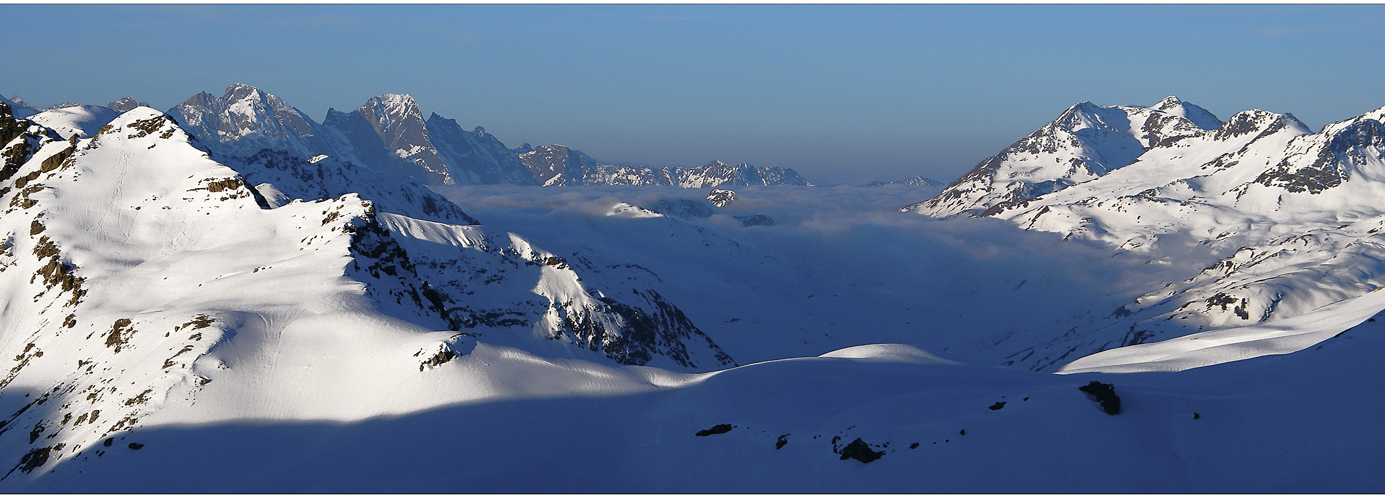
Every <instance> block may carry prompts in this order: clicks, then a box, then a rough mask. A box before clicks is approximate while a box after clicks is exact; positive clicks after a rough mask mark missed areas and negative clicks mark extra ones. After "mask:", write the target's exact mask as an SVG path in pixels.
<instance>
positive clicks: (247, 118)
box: [168, 83, 330, 157]
mask: <svg viewBox="0 0 1385 498" xmlns="http://www.w3.org/2000/svg"><path fill="white" fill-rule="evenodd" d="M168 115H169V116H171V117H173V119H175V120H177V122H178V124H179V125H181V126H182V127H183V129H184V130H186V131H187V133H188V134H189V135H192V136H193V137H195V138H196V139H197V141H198V143H199V144H200V145H201V146H203V147H206V148H207V149H209V150H211V151H212V152H213V153H215V154H216V155H218V156H221V157H249V156H252V155H254V154H256V153H258V152H260V151H261V150H264V149H271V150H280V151H285V152H289V153H293V154H297V155H300V156H303V157H313V156H315V155H318V154H325V153H327V152H328V151H329V150H330V149H329V147H328V145H327V143H326V142H325V140H324V139H323V135H324V133H325V131H324V130H322V129H321V127H320V125H318V124H317V123H316V122H314V121H313V120H312V119H311V118H309V117H308V115H307V114H305V113H304V112H303V111H300V110H298V109H297V108H294V107H293V106H290V105H289V104H288V103H286V102H284V100H283V99H281V98H279V97H277V96H274V95H271V94H269V93H265V92H264V91H263V90H260V89H258V88H255V87H252V86H250V85H245V84H241V83H235V84H232V85H230V86H228V87H226V93H225V95H223V96H221V97H217V96H215V95H212V94H210V93H207V92H201V93H198V94H197V95H193V96H192V97H191V98H189V99H188V100H187V101H185V102H183V103H182V104H178V106H177V107H174V108H173V109H170V110H169V111H168Z"/></svg>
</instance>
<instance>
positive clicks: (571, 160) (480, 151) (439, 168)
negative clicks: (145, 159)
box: [112, 83, 810, 188]
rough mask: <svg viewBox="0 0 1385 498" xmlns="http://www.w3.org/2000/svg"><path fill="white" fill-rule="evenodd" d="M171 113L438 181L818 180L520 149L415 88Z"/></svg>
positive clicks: (559, 149)
mask: <svg viewBox="0 0 1385 498" xmlns="http://www.w3.org/2000/svg"><path fill="white" fill-rule="evenodd" d="M129 100H130V101H131V102H132V101H133V99H129ZM121 102H122V104H120V105H121V106H125V105H128V104H129V103H130V102H125V101H124V100H122V101H121ZM112 105H116V104H112ZM169 115H170V116H173V117H174V119H176V120H177V121H178V122H179V123H181V124H183V126H184V128H185V129H186V130H187V132H188V133H189V134H191V135H193V136H194V137H196V138H197V139H198V142H199V144H200V145H201V146H202V147H205V148H207V149H208V150H210V151H211V152H212V153H213V154H215V155H216V156H218V157H225V158H245V157H250V156H252V155H254V154H256V153H258V152H260V151H261V150H264V149H270V150H276V151H284V152H289V153H291V154H295V155H297V156H299V157H302V158H304V159H311V158H313V157H315V156H318V155H327V156H331V157H335V158H337V159H340V160H342V161H346V162H350V163H354V164H358V165H362V166H365V167H367V168H370V169H372V170H375V171H379V172H382V173H385V174H389V175H393V176H401V177H402V176H412V177H414V178H417V179H419V180H421V181H424V182H426V183H429V184H433V185H447V184H453V183H459V184H464V185H468V184H512V185H546V186H560V185H679V186H684V187H688V188H701V187H706V186H718V185H726V186H731V185H736V186H743V185H781V184H786V185H810V184H809V183H808V182H807V180H804V179H803V178H802V177H801V176H799V175H798V173H797V172H795V171H793V170H792V169H783V168H771V167H755V166H750V165H748V164H740V165H737V166H728V165H726V164H724V163H721V162H719V161H714V162H712V163H710V164H707V165H704V166H700V167H695V168H658V169H656V168H650V167H645V166H627V165H612V164H603V163H599V162H598V161H596V160H595V159H592V158H591V157H590V156H587V155H586V154H583V153H582V152H580V151H577V150H570V149H568V148H567V147H565V146H562V145H550V146H543V147H539V148H537V149H535V148H533V147H530V146H529V144H527V143H526V144H524V145H523V146H521V147H519V148H515V149H511V148H508V147H506V146H505V144H504V143H502V142H501V141H500V140H499V139H497V138H496V137H495V136H494V135H491V134H489V133H486V131H485V129H483V128H481V127H479V126H478V127H476V128H475V129H473V130H472V131H466V130H463V129H462V127H461V126H460V125H458V124H457V122H456V120H453V119H448V118H445V117H443V116H439V115H438V114H437V113H433V114H430V115H429V117H428V119H427V120H424V119H423V114H422V112H421V111H420V109H419V106H418V103H417V102H415V101H414V99H413V97H410V96H408V95H396V94H386V95H381V96H377V97H371V98H370V99H368V100H367V101H366V103H365V104H364V105H362V106H361V107H359V108H357V109H356V110H355V111H353V112H342V111H338V110H336V109H329V110H328V111H327V117H326V118H325V119H324V120H323V122H322V124H318V123H317V122H315V121H313V120H312V119H311V118H309V117H308V116H307V115H306V114H304V113H303V112H302V111H299V110H298V109H296V108H294V107H292V106H290V105H288V104H287V103H285V102H284V101H283V100H282V99H280V98H279V97H276V96H274V95H271V94H268V93H265V92H264V91H262V90H259V89H257V88H255V87H252V86H249V85H244V84H240V83H237V84H233V85H231V86H230V87H228V88H227V89H226V94H225V96H223V97H216V96H213V95H211V94H208V93H206V92H202V93H199V94H197V95H194V96H193V97H192V98H190V99H188V100H187V102H184V103H182V104H180V105H179V106H178V107H175V108H173V109H171V110H170V111H169Z"/></svg>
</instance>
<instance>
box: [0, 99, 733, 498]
mask: <svg viewBox="0 0 1385 498" xmlns="http://www.w3.org/2000/svg"><path fill="white" fill-rule="evenodd" d="M0 138H3V139H5V144H6V145H5V146H4V149H3V150H4V151H6V152H5V164H4V168H3V169H0V182H3V186H0V206H4V211H3V215H0V234H4V235H3V239H0V241H2V242H3V244H0V280H2V281H3V282H4V284H3V285H0V288H3V289H4V292H3V293H0V299H2V300H3V306H2V307H0V308H3V309H4V310H5V312H4V313H3V315H0V351H4V352H5V355H6V356H5V357H10V356H14V357H16V358H19V359H18V360H16V362H17V363H16V364H15V365H14V366H13V368H11V369H10V370H9V374H8V376H7V377H6V378H5V379H4V380H3V381H0V393H4V394H5V396H0V409H3V410H4V411H5V413H12V414H13V415H12V416H10V417H9V418H8V419H7V420H5V421H4V424H3V426H0V453H3V454H6V455H12V456H14V458H16V459H17V460H19V461H21V463H20V464H19V465H18V466H17V467H16V470H17V471H19V473H20V474H26V475H27V474H33V475H35V476H37V475H39V474H40V473H41V472H42V471H39V470H38V469H48V468H51V466H52V465H55V464H57V463H58V462H63V461H68V460H72V459H76V458H85V457H91V456H95V454H98V453H101V452H102V451H103V450H102V448H103V446H102V445H101V442H102V440H103V439H106V438H111V437H117V436H120V435H122V434H124V433H126V432H128V431H130V430H132V429H134V428H136V427H140V426H141V421H142V420H145V419H147V418H150V417H153V418H158V417H160V416H165V415H161V413H162V412H163V411H165V410H170V411H172V412H174V413H178V414H180V415H176V416H175V415H167V416H171V417H174V418H175V419H176V418H177V417H180V416H181V417H191V419H203V420H205V419H220V418H226V417H231V418H234V417H236V416H239V415H237V414H244V415H247V416H271V417H281V416H283V415H285V413H286V412H284V411H282V410H283V408H284V407H285V406H287V405H283V403H285V402H288V403H289V404H290V405H293V406H294V407H295V408H291V409H289V412H294V413H299V414H300V415H309V414H310V413H311V414H315V415H309V416H313V417H318V416H324V417H328V418H342V419H351V418H353V417H360V416H370V415H371V414H383V413H391V412H394V411H396V410H410V409H416V408H419V407H420V406H421V405H418V403H424V404H425V405H427V404H430V403H432V404H435V405H440V404H445V403H451V402H456V401H460V400H464V399H471V398H475V397H478V396H480V397H484V396H486V394H485V393H486V392H487V391H486V390H484V389H482V390H480V391H477V390H474V389H471V390H462V391H457V392H455V393H453V394H438V393H433V394H429V395H427V396H419V397H416V398H415V400H414V401H411V402H409V403H407V404H406V405H405V406H400V405H396V404H393V403H387V402H385V398H381V397H380V396H386V397H388V396H387V395H388V394H389V393H390V392H392V391H390V390H388V389H386V390H384V391H379V392H377V393H376V394H373V395H370V394H364V393H368V392H371V390H372V389H380V387H379V386H395V385H397V384H398V382H410V381H408V380H407V379H411V378H414V379H422V378H424V377H427V376H429V375H430V374H429V373H428V371H429V370H430V369H431V368H433V367H435V366H438V365H441V364H444V363H447V362H449V361H451V360H453V359H454V358H457V357H459V356H465V355H466V354H468V353H469V352H470V351H471V349H472V348H475V347H477V344H478V343H486V344H492V345H495V347H517V346H522V347H523V348H524V349H525V350H531V351H542V352H543V353H544V354H545V355H547V356H549V357H556V358H562V357H571V358H581V359H585V360H587V361H592V362H596V363H604V364H609V365H652V366H662V367H664V368H668V369H673V370H691V369H706V368H717V367H724V366H731V365H734V364H735V363H734V362H733V361H732V360H731V358H730V357H729V356H728V355H726V354H725V353H724V352H722V351H721V349H720V348H719V347H718V346H717V345H716V344H715V343H713V342H712V340H711V339H710V338H709V337H707V336H706V335H705V334H703V333H702V332H701V331H700V330H699V329H698V327H697V326H696V325H695V324H693V323H692V322H691V321H690V320H688V319H687V318H686V317H685V316H684V315H683V313H682V312H681V311H680V310H679V308H678V307H677V306H676V305H674V304H673V303H671V302H669V301H668V300H666V299H664V298H663V297H662V295H661V292H660V290H659V287H660V284H659V282H658V280H657V278H653V277H651V276H649V275H648V274H647V273H646V272H642V271H640V270H639V269H637V268H624V267H620V266H613V267H595V266H593V265H591V264H590V263H588V262H587V261H585V260H583V259H581V258H580V257H573V258H560V257H557V256H554V255H553V254H552V253H549V252H547V251H545V250H543V249H541V248H539V247H536V246H535V245H534V244H532V243H530V242H529V241H527V240H526V239H525V238H524V237H522V236H520V235H518V234H515V233H507V232H496V231H492V230H488V229H486V228H485V227H483V226H478V225H477V224H476V223H477V222H476V220H475V219H473V218H471V217H470V216H468V215H467V214H466V213H464V212H462V211H461V210H460V209H459V208H457V207H456V206H455V205H453V204H452V203H450V202H449V201H447V200H446V199H444V198H442V197H440V196H438V195H437V194H434V193H432V192H431V191H429V190H428V189H426V188H425V187H423V186H422V185H421V184H418V183H414V182H410V181H407V180H406V181H401V180H399V179H397V178H394V177H390V176H386V175H381V174H379V173H375V172H373V171H370V170H366V169H363V168H359V167H356V166H354V165H351V164H349V163H341V162H339V161H335V160H332V159H320V160H318V161H315V162H314V161H308V160H303V159H301V158H299V157H297V156H296V155H293V154H290V153H285V152H275V151H263V152H261V153H258V154H255V155H253V156H251V157H249V158H246V159H244V160H237V161H228V162H227V163H225V164H222V163H218V162H216V161H214V160H212V159H210V158H208V157H207V155H206V154H205V153H204V152H203V151H202V150H200V149H198V148H196V147H194V146H193V145H192V143H193V139H192V137H190V136H189V135H187V134H185V133H184V131H183V129H182V128H181V127H180V126H179V125H178V123H176V122H175V121H174V120H173V119H171V118H169V117H168V116H165V115H163V114H161V113H159V112H157V111H155V110H153V109H149V108H147V107H139V108H136V109H134V110H131V111H129V112H126V113H124V114H122V115H121V116H119V117H118V118H116V119H115V120H114V121H112V122H111V123H109V124H108V125H106V126H104V127H103V128H102V129H101V130H100V132H99V133H96V134H95V135H93V136H92V137H90V138H81V137H77V136H72V137H70V138H69V139H64V137H62V136H60V135H58V134H57V133H56V132H54V131H52V130H49V129H47V128H44V127H42V126H39V125H36V124H32V123H30V122H27V121H16V120H14V119H13V118H12V117H11V116H10V115H9V113H8V108H6V107H0ZM159 332H164V333H163V334H159ZM342 354H346V355H347V356H342ZM290 358H293V359H290ZM296 362H306V363H303V364H304V365H312V366H313V367H312V368H314V369H316V370H314V373H308V372H307V370H304V371H302V373H301V375H297V374H296V375H293V376H289V377H285V376H284V373H285V372H284V371H282V370H281V369H282V368H298V367H290V366H289V365H290V364H297V363H296ZM368 365H377V366H375V367H370V366H368ZM74 368H75V370H74ZM303 368H309V367H307V366H305V367H303ZM371 370H376V371H379V372H391V373H388V374H379V375H385V376H384V377H373V376H375V375H377V374H371V373H368V371H371ZM458 374H459V375H461V376H462V377H457V376H455V375H452V374H444V377H452V378H453V379H454V380H453V381H449V382H454V383H462V384H466V383H472V382H473V381H471V380H464V378H466V377H467V376H468V375H470V374H466V373H465V372H458ZM362 376H364V377H362ZM433 377H436V374H433ZM353 379H354V380H353ZM285 382H288V384H285ZM303 382H307V383H306V384H303ZM376 382H383V384H376ZM328 384H334V385H336V386H338V387H337V388H336V389H337V391H335V392H334V391H333V390H332V389H327V390H320V389H323V386H326V385H328ZM294 385H298V386H309V385H315V386H318V387H315V388H313V389H315V390H320V391H315V392H317V394H314V395H310V396H308V397H307V398H302V396H303V393H302V392H300V391H299V388H295V387H291V386H294ZM473 385H475V384H473ZM7 388H8V389H7ZM429 389H433V388H429ZM21 391H23V392H24V393H25V396H18V394H19V393H20V392H21ZM347 392H351V393H352V394H351V395H350V396H346V397H344V398H336V401H327V400H329V399H334V397H337V396H340V395H344V394H345V393H347ZM290 400H291V401H290ZM232 405H235V406H238V408H234V409H228V408H227V407H228V406H232ZM409 406H412V407H413V408H410V407H409ZM295 410H308V411H307V412H301V411H298V412H295ZM276 414H277V415H276ZM184 420H189V419H186V418H185V419H184ZM21 426H22V427H24V429H23V430H22V431H11V430H10V429H13V428H16V427H21ZM107 445H109V443H107ZM10 474H11V476H10V478H12V479H13V478H14V477H13V474H14V471H11V473H10Z"/></svg>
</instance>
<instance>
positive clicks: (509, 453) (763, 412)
mask: <svg viewBox="0 0 1385 498" xmlns="http://www.w3.org/2000/svg"><path fill="white" fill-rule="evenodd" d="M1381 332H1382V330H1381V328H1380V327H1379V326H1378V325H1375V324H1371V326H1369V327H1362V328H1358V329H1354V330H1352V331H1349V332H1348V333H1347V334H1346V335H1344V336H1343V337H1340V338H1338V339H1335V340H1333V341H1330V342H1328V343H1325V344H1323V348H1322V349H1321V350H1319V351H1315V353H1314V354H1313V355H1290V356H1281V357H1267V358H1260V359H1254V360H1250V361H1246V362H1240V363H1235V364H1227V365H1218V366H1214V367H1208V368H1203V369H1196V370H1190V371H1187V372H1183V373H1180V374H1177V375H1170V374H1167V373H1148V374H1107V375H1100V376H1093V375H1092V374H1074V375H1070V376H1053V375H1043V374H1036V373H1031V372H1023V371H1015V370H1008V369H999V368H994V367H978V366H974V365H965V364H960V365H959V364H948V363H938V362H935V361H926V360H920V358H927V353H924V352H921V351H918V350H916V349H913V348H909V347H907V346H898V345H881V346H873V347H872V349H875V351H874V352H873V353H869V354H862V353H864V352H861V351H843V352H837V353H834V354H832V355H824V357H808V358H794V359H785V360H780V361H773V362H766V363H756V364H752V365H746V366H743V367H738V368H735V369H730V370H725V371H720V372H716V373H714V374H712V375H703V376H669V375H668V374H663V373H659V372H657V371H652V370H650V369H644V368H637V367H627V368H624V369H616V370H607V371H605V372H604V373H606V374H607V377H606V379H607V381H606V382H607V385H606V386H605V387H604V388H602V389H600V390H598V391H593V392H586V393H583V394H580V395H575V396H573V395H568V396H547V395H541V394H540V395H530V396H523V397H517V398H512V399H507V400H503V401H495V402H489V403H479V404H477V403H472V404H460V405H454V406H449V407H446V408H441V409H436V410H429V411H423V412H416V413H412V414H409V415H404V416H392V417H377V418H371V419H368V420H362V421H358V422H353V423H339V422H325V421H324V422H308V421H304V422H294V423H283V422H279V423H274V422H269V421H263V420H259V421H257V420H239V421H228V422H221V423H213V424H197V425H186V424H168V425H160V426H155V427H148V428H141V429H137V430H136V431H133V432H130V433H127V434H124V435H122V436H121V438H120V439H118V440H117V441H115V444H113V445H112V446H111V447H107V448H104V449H103V454H102V456H99V457H97V456H94V455H93V456H88V457H87V458H86V459H85V460H81V459H74V460H70V461H67V462H64V463H63V464H60V465H58V466H56V467H54V473H53V474H52V475H47V476H44V477H43V478H41V479H32V478H30V479H32V480H25V481H13V480H7V481H5V482H4V483H3V484H4V485H7V486H8V488H7V489H12V490H24V491H48V492H52V491H66V492H82V491H86V492H93V491H96V492H101V491H105V492H109V491H121V492H156V491H163V492H199V491H201V492H208V491H218V492H449V493H469V492H591V493H611V492H641V493H660V492H704V493H705V492H794V493H822V492H833V493H841V492H853V493H860V492H946V493H972V492H987V493H1015V492H1043V493H1073V492H1107V493H1116V492H1120V493H1129V492H1166V493H1189V492H1196V493H1223V492H1240V493H1246V492H1251V493H1267V492H1268V493H1284V492H1375V491H1378V490H1379V489H1381V486H1382V485H1385V481H1382V479H1381V478H1380V477H1379V475H1378V473H1376V472H1373V469H1374V468H1375V466H1377V465H1378V464H1379V462H1381V461H1382V459H1385V453H1383V452H1382V451H1381V450H1380V448H1381V446H1380V443H1381V442H1382V440H1383V439H1385V437H1383V436H1385V432H1382V431H1381V430H1380V429H1379V428H1378V427H1377V426H1376V425H1375V424H1371V423H1369V422H1367V421H1368V420H1371V417H1370V414H1371V413H1375V412H1377V411H1379V410H1380V409H1382V408H1385V405H1382V402H1381V401H1380V400H1379V399H1378V398H1377V397H1372V396H1361V395H1359V394H1360V393H1362V392H1371V391H1373V390H1378V389H1380V388H1381V387H1385V386H1382V385H1381V381H1380V379H1379V376H1378V375H1374V370H1373V366H1372V365H1373V363H1374V358H1375V357H1377V356H1379V354H1381V347H1382V346H1385V344H1382V340H1381ZM843 356H848V357H843ZM478 361H486V362H487V363H490V364H491V365H492V368H495V369H497V370H501V371H505V370H510V369H512V368H516V367H519V370H525V371H531V372H532V371H533V369H534V366H529V365H524V366H520V365H519V364H518V363H516V362H515V361H514V360H512V359H507V358H506V357H505V356H504V355H503V354H501V352H500V351H490V350H489V349H488V348H485V347H478V348H477V351H476V352H475V353H473V355H472V356H471V357H469V359H468V360H465V361H463V360H459V361H456V362H453V363H449V364H448V365H444V366H442V367H440V370H454V371H456V370H464V369H470V368H474V367H473V366H472V365H475V364H476V363H475V362H478ZM552 368H566V369H576V368H580V365H572V364H568V365H552ZM569 371H579V370H569ZM546 378H551V377H549V376H544V375H533V376H525V377H524V380H528V381H539V380H542V379H546ZM654 378H658V379H659V380H658V381H657V382H649V381H648V380H646V381H645V382H644V383H642V382H641V379H654ZM1345 379H1350V380H1351V382H1343V380H1345ZM514 380H519V379H514ZM1091 380H1099V381H1101V382H1107V383H1112V384H1113V385H1114V386H1115V390H1116V392H1117V394H1118V395H1119V396H1121V399H1122V407H1123V408H1122V411H1121V413H1120V414H1119V415H1116V416H1110V415H1107V414H1106V413H1104V412H1102V409H1101V408H1100V406H1099V405H1098V404H1097V403H1095V402H1094V401H1091V400H1089V399H1088V398H1087V397H1086V396H1085V395H1084V393H1082V392H1080V391H1079V390H1078V389H1077V387H1079V386H1082V385H1084V384H1086V383H1087V382H1088V381H1091ZM656 386H658V387H656ZM1002 403H1003V404H1002ZM997 405H999V406H998V408H993V407H997ZM613 414H619V416H618V417H613V416H612V415H613ZM559 421H561V422H559ZM720 424H725V425H726V426H727V428H729V429H730V430H729V431H726V432H724V433H720V434H710V435H706V436H698V435H697V434H698V433H699V432H702V431H709V430H710V429H714V428H716V427H717V426H718V425H720ZM858 438H859V439H860V440H861V441H862V443H863V444H864V445H865V447H866V449H868V450H870V451H873V452H880V453H881V455H880V456H879V459H877V460H874V461H872V462H870V463H864V462H862V461H859V460H856V459H843V458H842V457H841V455H840V454H841V452H843V451H844V450H845V449H846V447H847V446H848V445H849V444H850V443H852V442H854V441H856V440H857V439H858ZM130 444H139V445H142V446H141V447H140V449H139V450H131V449H130V448H128V445H130ZM189 462H196V463H194V464H192V465H189V464H188V463H189ZM536 467H537V468H538V470H536ZM79 472H80V473H79ZM12 482H13V483H15V484H11V483H12ZM19 483H22V485H18V484H19Z"/></svg>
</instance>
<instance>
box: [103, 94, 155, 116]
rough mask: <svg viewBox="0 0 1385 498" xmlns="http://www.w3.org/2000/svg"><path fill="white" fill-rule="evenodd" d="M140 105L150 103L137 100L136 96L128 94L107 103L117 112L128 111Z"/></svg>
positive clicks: (146, 105) (147, 105)
mask: <svg viewBox="0 0 1385 498" xmlns="http://www.w3.org/2000/svg"><path fill="white" fill-rule="evenodd" d="M139 106H145V107H149V103H148V102H136V101H135V98H134V97H131V96H129V95H126V96H124V97H121V98H120V99H119V100H116V101H115V102H111V103H109V104H106V107H109V108H111V110H113V111H115V112H128V111H130V110H132V109H134V108H136V107H139Z"/></svg>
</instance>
